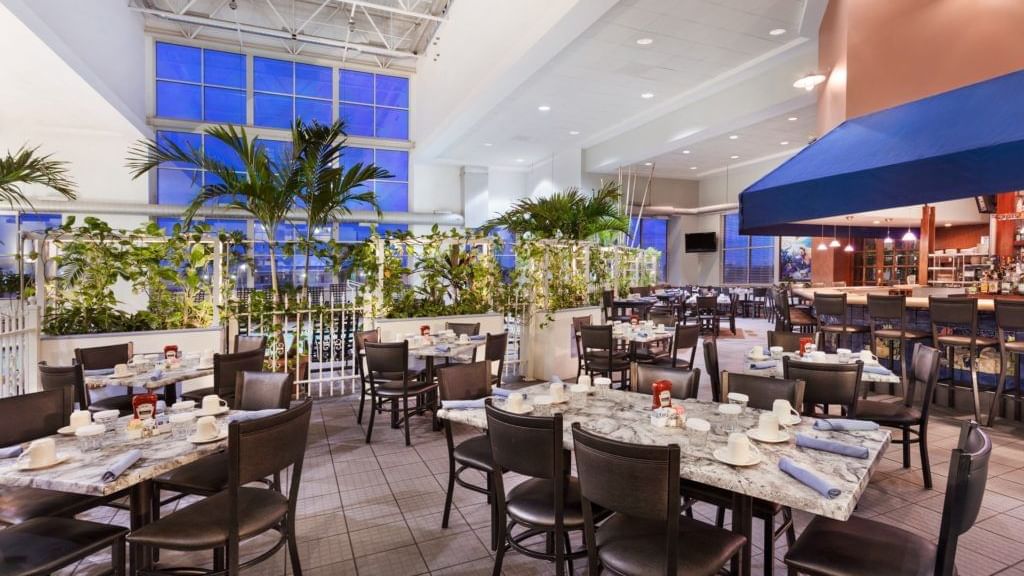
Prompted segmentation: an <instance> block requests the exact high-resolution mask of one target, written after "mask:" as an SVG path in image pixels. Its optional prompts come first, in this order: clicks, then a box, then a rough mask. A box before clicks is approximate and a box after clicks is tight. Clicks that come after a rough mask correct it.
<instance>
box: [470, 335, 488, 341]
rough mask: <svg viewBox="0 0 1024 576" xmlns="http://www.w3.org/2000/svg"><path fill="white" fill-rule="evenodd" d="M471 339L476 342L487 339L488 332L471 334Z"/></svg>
mask: <svg viewBox="0 0 1024 576" xmlns="http://www.w3.org/2000/svg"><path fill="white" fill-rule="evenodd" d="M469 339H470V340H474V341H476V342H479V341H481V340H487V335H486V334H477V335H476V336H470V337H469Z"/></svg>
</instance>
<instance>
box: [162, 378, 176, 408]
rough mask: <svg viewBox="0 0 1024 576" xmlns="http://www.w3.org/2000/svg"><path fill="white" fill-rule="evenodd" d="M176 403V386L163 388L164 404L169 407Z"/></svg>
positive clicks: (171, 385) (170, 385) (169, 385)
mask: <svg viewBox="0 0 1024 576" xmlns="http://www.w3.org/2000/svg"><path fill="white" fill-rule="evenodd" d="M177 401H178V384H177V383H174V384H168V385H167V386H164V404H166V405H167V406H171V405H172V404H174V403H175V402H177Z"/></svg>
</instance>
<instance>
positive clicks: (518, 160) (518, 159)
mask: <svg viewBox="0 0 1024 576" xmlns="http://www.w3.org/2000/svg"><path fill="white" fill-rule="evenodd" d="M516 162H519V163H520V164H522V163H523V162H526V160H523V159H522V158H516Z"/></svg>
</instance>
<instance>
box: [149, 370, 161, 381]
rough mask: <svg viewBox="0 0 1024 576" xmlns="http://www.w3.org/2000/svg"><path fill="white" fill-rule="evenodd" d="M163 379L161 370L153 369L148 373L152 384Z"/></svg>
mask: <svg viewBox="0 0 1024 576" xmlns="http://www.w3.org/2000/svg"><path fill="white" fill-rule="evenodd" d="M163 377H164V371H163V369H161V368H154V369H153V370H152V371H151V372H150V373H149V379H150V380H152V381H153V382H156V381H157V380H159V379H161V378H163Z"/></svg>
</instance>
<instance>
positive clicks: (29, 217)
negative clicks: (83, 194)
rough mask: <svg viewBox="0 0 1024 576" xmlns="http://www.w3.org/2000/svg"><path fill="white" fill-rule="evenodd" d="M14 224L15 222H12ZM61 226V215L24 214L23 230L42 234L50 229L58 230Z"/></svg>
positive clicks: (22, 216)
mask: <svg viewBox="0 0 1024 576" xmlns="http://www.w3.org/2000/svg"><path fill="white" fill-rule="evenodd" d="M11 222H12V223H13V220H12V221H11ZM60 224H61V216H60V214H22V215H21V229H22V230H34V231H36V232H42V231H43V230H46V229H48V228H56V227H57V226H60Z"/></svg>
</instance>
